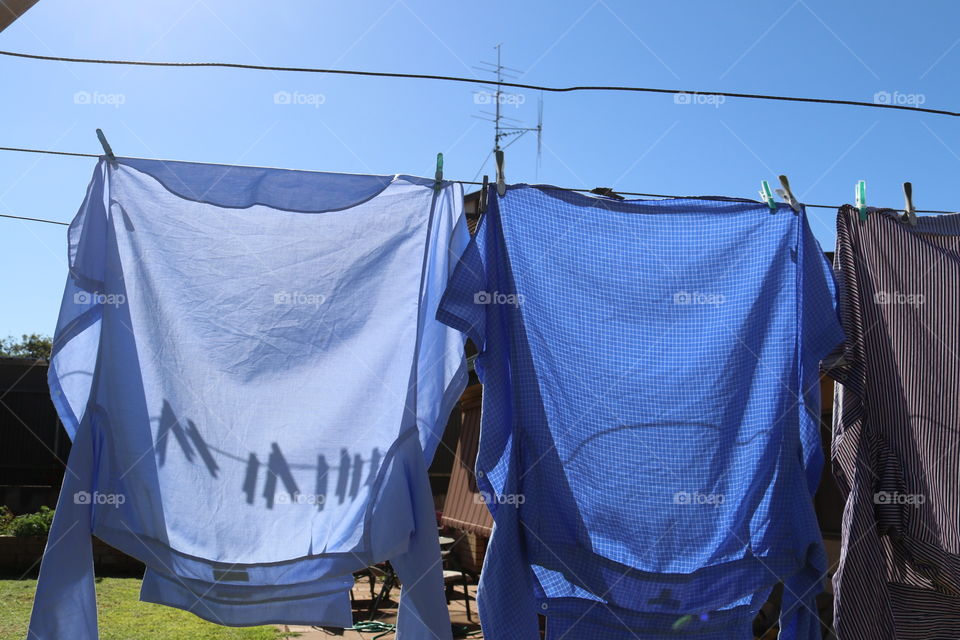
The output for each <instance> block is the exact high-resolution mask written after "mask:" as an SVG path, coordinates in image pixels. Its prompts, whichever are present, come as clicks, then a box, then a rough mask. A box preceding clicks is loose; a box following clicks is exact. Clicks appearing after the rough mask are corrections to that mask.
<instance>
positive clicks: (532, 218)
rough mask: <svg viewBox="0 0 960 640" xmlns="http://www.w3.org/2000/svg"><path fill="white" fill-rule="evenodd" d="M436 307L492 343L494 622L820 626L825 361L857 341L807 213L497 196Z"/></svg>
mask: <svg viewBox="0 0 960 640" xmlns="http://www.w3.org/2000/svg"><path fill="white" fill-rule="evenodd" d="M489 200H490V206H489V211H488V212H487V213H486V214H485V215H484V217H483V219H482V221H481V223H480V225H479V227H478V230H477V232H476V235H475V237H474V238H473V239H472V241H471V243H470V244H469V246H468V247H467V249H466V251H465V252H464V254H463V256H462V257H461V260H460V264H459V265H458V266H457V269H456V271H455V273H454V276H453V278H452V279H451V281H450V283H449V285H448V288H447V291H446V293H445V294H444V298H443V300H442V302H441V305H440V309H439V311H438V318H440V319H441V320H443V321H444V322H446V323H448V324H449V325H450V326H452V327H456V328H458V329H460V330H462V331H464V332H465V333H467V334H468V335H469V337H470V338H471V339H472V340H473V342H474V343H475V344H476V345H477V347H478V349H479V355H478V357H477V360H476V367H477V371H478V374H479V375H480V379H481V381H482V382H483V384H484V393H483V408H482V425H481V435H480V447H479V453H478V456H477V463H476V474H477V482H478V485H479V487H480V490H481V491H482V492H483V494H484V495H485V496H487V502H488V505H489V506H490V510H491V512H492V514H493V517H494V521H495V527H494V531H493V535H492V537H491V540H490V544H489V547H488V549H487V556H486V560H485V564H484V567H483V573H482V576H481V582H480V587H479V594H478V603H477V604H478V609H479V610H480V616H481V622H482V624H483V630H484V637H485V638H488V639H490V640H500V639H508V638H509V639H514V638H535V637H537V620H536V615H535V614H537V613H541V614H544V615H545V616H546V618H547V637H548V638H550V639H553V640H559V639H560V638H567V639H569V638H604V639H613V640H616V639H619V638H623V639H624V640H626V639H628V638H636V637H642V638H661V637H663V638H667V637H670V638H672V637H678V636H680V637H691V638H698V639H703V640H708V639H709V640H713V639H716V640H731V639H734V640H735V639H739V638H743V639H747V638H751V637H752V634H751V628H750V622H751V621H752V619H753V618H754V616H755V614H756V612H757V611H758V609H759V608H760V606H761V605H762V604H763V602H764V601H765V599H766V598H767V597H768V594H769V592H770V590H771V588H772V586H773V585H774V584H776V583H778V582H781V581H782V582H784V583H785V585H786V589H785V596H784V609H783V618H782V620H781V623H782V627H783V631H782V637H783V638H785V639H791V640H792V639H795V638H796V639H801V640H813V639H814V638H819V637H820V632H819V623H818V622H817V616H816V607H815V602H814V598H815V596H816V594H817V593H819V592H820V591H821V590H822V586H823V578H824V575H825V573H826V562H825V555H824V551H823V547H822V542H821V539H820V534H819V530H818V527H817V522H816V518H815V516H814V510H813V503H812V493H813V491H814V490H815V489H816V485H817V481H818V480H819V473H820V468H821V465H822V453H821V451H820V439H819V432H818V423H817V420H818V416H819V397H818V395H819V392H818V388H817V386H816V377H817V367H818V361H819V360H820V359H821V358H822V357H823V356H824V355H825V354H827V353H828V352H829V351H830V350H832V348H833V347H834V346H835V345H836V344H838V343H839V342H840V341H841V340H842V337H843V336H842V331H841V329H840V325H839V320H838V316H837V312H836V289H835V285H834V281H833V275H832V272H831V270H830V266H829V264H828V263H827V261H826V259H825V258H824V256H823V254H822V252H821V251H820V248H819V247H818V246H817V244H816V242H815V240H814V239H813V236H812V235H811V234H810V232H809V229H808V226H807V221H806V214H805V212H802V211H801V212H800V213H798V214H797V213H794V212H793V211H792V210H791V209H790V208H789V207H786V206H780V207H779V209H778V211H777V213H776V214H774V215H771V213H770V211H769V209H768V208H767V207H766V205H764V204H758V203H753V202H744V201H735V200H722V199H714V200H699V199H673V200H661V201H642V200H635V201H622V202H621V201H615V200H611V199H606V198H594V197H591V196H587V195H582V194H575V193H570V192H566V191H562V190H558V189H555V188H550V187H534V186H528V185H517V186H512V187H509V188H508V190H507V192H506V195H505V196H503V197H498V196H497V195H496V192H495V191H493V190H491V193H490V198H489Z"/></svg>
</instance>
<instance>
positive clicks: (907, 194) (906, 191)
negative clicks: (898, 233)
mask: <svg viewBox="0 0 960 640" xmlns="http://www.w3.org/2000/svg"><path fill="white" fill-rule="evenodd" d="M903 199H904V205H903V219H904V220H905V221H906V222H907V223H909V224H910V226H911V227H915V226H917V209H916V207H914V206H913V185H912V184H911V183H909V182H904V183H903Z"/></svg>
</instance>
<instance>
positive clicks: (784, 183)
mask: <svg viewBox="0 0 960 640" xmlns="http://www.w3.org/2000/svg"><path fill="white" fill-rule="evenodd" d="M780 187H781V188H780V189H777V195H779V196H780V197H781V198H783V201H784V202H786V203H787V204H788V205H790V208H791V209H793V210H794V211H796V212H797V213H799V212H800V201H799V200H797V199H796V198H795V197H794V196H793V191H791V190H790V181H789V180H787V176H780Z"/></svg>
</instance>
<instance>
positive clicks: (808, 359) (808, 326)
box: [799, 218, 844, 496]
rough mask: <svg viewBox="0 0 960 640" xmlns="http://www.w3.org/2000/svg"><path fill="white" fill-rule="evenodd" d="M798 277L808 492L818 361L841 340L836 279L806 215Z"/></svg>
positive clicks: (815, 477) (815, 461) (818, 447)
mask: <svg viewBox="0 0 960 640" xmlns="http://www.w3.org/2000/svg"><path fill="white" fill-rule="evenodd" d="M801 224H802V240H801V249H800V252H799V253H800V256H801V258H800V259H801V265H800V281H801V291H800V296H799V303H800V314H801V317H800V322H801V327H800V335H801V339H802V343H801V357H800V384H801V395H802V400H803V402H802V406H803V412H802V414H801V420H800V425H801V427H800V442H801V448H802V455H803V465H804V469H805V471H806V476H807V485H808V489H809V491H810V495H811V496H813V494H814V493H816V490H817V486H818V485H819V484H820V475H821V473H822V471H823V458H824V456H823V444H822V441H821V438H820V415H821V403H820V363H821V361H822V360H823V359H824V358H826V357H827V356H828V355H829V354H830V353H831V352H833V351H834V350H836V349H837V347H838V346H840V345H842V344H843V340H844V333H843V327H842V326H841V323H840V315H839V300H838V295H837V283H836V280H835V278H834V274H833V268H832V267H831V266H830V262H829V261H828V260H827V258H826V256H825V255H824V254H823V250H822V249H821V248H820V244H819V243H818V242H817V241H816V239H815V238H814V237H813V233H812V232H811V231H810V227H809V225H807V224H806V219H805V218H804V219H802V220H801Z"/></svg>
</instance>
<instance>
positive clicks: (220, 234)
mask: <svg viewBox="0 0 960 640" xmlns="http://www.w3.org/2000/svg"><path fill="white" fill-rule="evenodd" d="M462 201H463V195H462V190H461V187H460V186H459V185H457V184H453V183H449V182H447V183H443V185H442V188H441V189H439V190H436V191H435V189H434V181H433V180H432V179H430V180H428V179H422V178H412V177H409V176H357V175H342V174H324V173H315V172H302V171H285V170H276V169H257V168H250V167H229V166H221V165H200V164H189V163H179V162H161V161H153V160H134V159H127V158H120V159H119V160H116V161H111V162H108V161H106V160H101V162H100V163H99V165H98V166H97V168H96V171H95V172H94V177H93V181H92V182H91V184H90V186H89V188H88V190H87V196H86V199H85V201H84V203H83V206H82V207H81V209H80V212H79V213H78V214H77V217H76V218H75V219H74V221H73V223H72V224H71V226H70V229H69V264H70V274H69V277H68V279H67V285H66V290H65V293H64V297H63V303H62V307H61V312H60V318H59V322H58V324H57V330H56V336H55V339H54V349H53V356H52V359H51V364H50V374H49V379H50V387H51V391H52V395H53V398H54V402H55V404H56V406H57V409H58V411H59V414H60V417H61V419H62V421H63V423H64V426H65V427H66V429H67V431H68V433H69V434H70V436H71V438H73V440H74V444H73V449H72V452H71V455H70V459H69V463H68V468H67V472H66V476H65V480H64V485H63V489H62V491H61V495H60V500H59V504H58V506H57V511H56V516H55V519H54V523H53V527H52V530H51V532H50V538H49V540H50V542H49V544H48V547H47V551H46V553H45V555H44V559H43V564H42V567H41V571H40V580H39V583H38V587H37V595H36V600H35V603H34V610H33V616H32V618H31V623H30V637H31V638H35V639H37V640H61V639H63V638H74V639H77V640H92V639H94V638H96V637H97V621H96V604H95V599H94V580H93V578H94V576H93V567H92V558H91V553H90V549H91V546H90V535H91V533H92V534H94V535H96V536H97V537H99V538H101V539H102V540H104V541H106V542H108V543H109V544H111V545H113V546H114V547H116V548H118V549H120V550H122V551H124V552H125V553H127V554H129V555H132V556H134V557H136V558H138V559H139V560H141V561H143V562H144V563H145V564H146V565H147V574H146V576H145V579H144V585H143V591H142V593H141V598H142V599H143V600H147V601H151V602H159V603H163V604H169V605H172V606H175V607H180V608H183V609H187V610H190V611H193V612H194V613H196V614H197V615H199V616H201V617H204V618H206V619H208V620H212V621H214V622H218V623H221V624H228V625H252V624H264V623H270V622H287V623H293V624H316V625H326V626H339V627H344V626H350V625H351V624H352V622H353V620H352V616H351V610H350V603H349V599H348V591H349V589H350V587H351V586H352V584H353V578H352V575H351V574H352V572H353V571H355V570H358V569H361V568H363V567H365V566H367V565H369V564H373V563H375V562H379V561H383V560H390V561H391V562H392V563H393V566H394V567H395V568H396V570H397V573H398V575H399V576H400V579H401V580H402V581H403V584H404V588H403V595H402V598H401V603H400V611H399V618H400V619H399V629H400V631H399V633H400V637H402V638H407V639H411V640H413V639H415V640H421V639H423V640H427V639H429V640H434V639H435V638H450V633H451V630H450V623H449V616H448V613H447V608H446V601H445V598H444V595H443V578H442V573H441V569H440V549H439V543H438V540H437V531H436V518H435V513H434V508H433V500H432V496H431V491H430V485H429V482H428V479H427V473H426V468H427V465H428V464H429V462H430V459H431V458H432V456H433V453H434V451H435V449H436V447H437V445H438V442H439V440H440V437H441V435H442V432H443V429H444V426H445V424H446V420H447V416H448V415H449V413H450V410H451V409H452V407H453V404H454V403H455V402H456V400H457V398H458V397H459V395H460V393H461V391H462V389H463V386H464V384H465V382H466V366H465V362H464V357H463V336H462V334H460V333H459V332H457V331H455V330H453V329H450V328H449V327H446V326H445V325H443V324H441V323H440V322H438V321H437V320H436V319H435V313H436V308H437V305H438V302H439V298H440V294H441V293H442V291H443V287H444V286H445V283H446V281H447V280H448V278H449V275H450V268H449V267H451V265H452V264H453V263H454V262H455V258H456V256H457V255H459V253H460V251H461V250H462V248H463V247H464V246H465V245H466V243H467V240H468V237H469V236H468V233H467V230H466V225H465V221H464V219H463V216H462Z"/></svg>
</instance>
